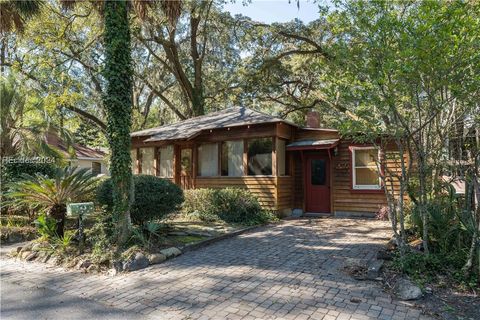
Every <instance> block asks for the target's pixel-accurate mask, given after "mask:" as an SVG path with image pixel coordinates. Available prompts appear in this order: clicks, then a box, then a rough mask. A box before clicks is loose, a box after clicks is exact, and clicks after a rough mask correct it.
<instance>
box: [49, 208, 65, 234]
mask: <svg viewBox="0 0 480 320" xmlns="http://www.w3.org/2000/svg"><path fill="white" fill-rule="evenodd" d="M66 213H67V206H66V205H65V204H58V205H55V206H53V207H52V208H51V209H50V212H49V215H50V217H52V218H53V219H55V221H56V223H57V225H56V231H55V232H56V233H57V235H58V236H59V237H60V238H63V229H64V227H65V215H66Z"/></svg>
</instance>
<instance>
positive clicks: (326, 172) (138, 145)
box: [131, 107, 396, 215]
mask: <svg viewBox="0 0 480 320" xmlns="http://www.w3.org/2000/svg"><path fill="white" fill-rule="evenodd" d="M318 116H319V115H318V113H316V112H309V113H308V115H307V127H305V128H304V127H300V126H298V125H296V124H294V123H292V122H289V121H287V120H284V119H280V118H276V117H273V116H270V115H267V114H264V113H260V112H257V111H253V110H250V109H247V108H239V107H234V108H228V109H224V110H221V111H218V112H215V113H211V114H208V115H205V116H200V117H196V118H191V119H188V120H184V121H180V122H178V123H174V124H170V125H164V126H161V127H157V128H152V129H147V130H142V131H137V132H133V133H132V150H131V156H132V161H133V172H134V173H135V174H149V175H156V176H159V177H163V178H166V179H171V180H172V181H173V182H174V183H176V184H178V185H180V186H181V187H182V188H184V189H189V188H224V187H241V188H247V189H248V190H250V191H251V192H252V193H254V194H255V195H256V196H257V197H258V199H259V201H260V203H261V204H262V206H264V207H265V208H268V209H271V210H275V211H276V212H278V213H279V214H289V213H291V212H292V210H293V209H300V210H302V211H303V212H311V213H330V214H335V215H373V214H374V213H375V212H377V211H378V210H379V208H381V207H382V206H385V205H386V196H385V192H384V190H383V187H382V182H381V179H380V177H379V173H378V170H377V163H376V160H378V159H379V157H381V155H382V154H386V153H387V152H388V151H387V152H385V150H382V152H380V150H379V149H378V148H377V147H375V146H373V145H367V144H355V143H352V142H351V141H348V140H345V139H341V138H340V136H339V133H338V131H337V130H333V129H325V128H319V121H318V119H319V117H318ZM386 165H387V166H395V165H396V164H395V163H394V162H391V161H387V162H386ZM394 169H395V168H394ZM297 211H298V210H297Z"/></svg>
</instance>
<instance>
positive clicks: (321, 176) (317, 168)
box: [311, 159, 326, 186]
mask: <svg viewBox="0 0 480 320" xmlns="http://www.w3.org/2000/svg"><path fill="white" fill-rule="evenodd" d="M311 167H312V172H311V174H312V177H311V181H312V185H315V186H324V185H325V180H326V166H325V160H323V159H313V160H312V162H311Z"/></svg>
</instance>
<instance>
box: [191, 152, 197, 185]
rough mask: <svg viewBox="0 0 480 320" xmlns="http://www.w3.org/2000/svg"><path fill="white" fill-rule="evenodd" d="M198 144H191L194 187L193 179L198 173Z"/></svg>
mask: <svg viewBox="0 0 480 320" xmlns="http://www.w3.org/2000/svg"><path fill="white" fill-rule="evenodd" d="M197 165H198V146H197V144H195V143H194V144H193V146H192V188H193V189H195V180H196V178H197V175H198V167H197Z"/></svg>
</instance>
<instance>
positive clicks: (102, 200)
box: [97, 175, 183, 225]
mask: <svg viewBox="0 0 480 320" xmlns="http://www.w3.org/2000/svg"><path fill="white" fill-rule="evenodd" d="M133 183H134V185H135V196H134V200H133V204H132V208H131V210H130V215H131V217H132V221H133V223H135V224H138V225H143V224H145V223H146V222H148V221H151V220H154V219H161V218H163V217H165V216H166V215H168V214H170V213H172V212H175V211H176V210H177V209H178V208H179V207H180V205H181V204H182V202H183V192H182V189H180V187H178V186H177V185H176V184H174V183H172V182H171V181H170V180H166V179H161V178H158V177H155V176H148V175H136V176H134V177H133ZM97 202H98V204H100V205H101V206H105V207H106V209H107V210H108V211H111V210H112V209H113V195H112V180H111V179H110V178H109V179H107V180H105V181H103V182H102V183H101V184H100V186H99V187H98V190H97Z"/></svg>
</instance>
